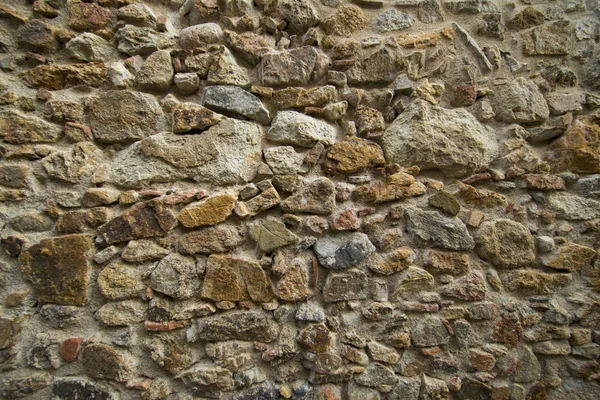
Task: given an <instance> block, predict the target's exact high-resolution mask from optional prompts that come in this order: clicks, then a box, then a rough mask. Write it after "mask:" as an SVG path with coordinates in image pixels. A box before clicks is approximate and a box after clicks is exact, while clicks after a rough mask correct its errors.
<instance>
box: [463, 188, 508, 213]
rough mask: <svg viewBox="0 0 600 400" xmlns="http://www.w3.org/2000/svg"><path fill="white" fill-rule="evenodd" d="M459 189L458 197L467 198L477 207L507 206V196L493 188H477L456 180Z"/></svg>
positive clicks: (468, 201)
mask: <svg viewBox="0 0 600 400" xmlns="http://www.w3.org/2000/svg"><path fill="white" fill-rule="evenodd" d="M456 184H457V185H458V187H459V191H458V193H457V194H456V196H457V197H460V198H461V199H463V200H465V201H466V202H467V203H469V204H472V205H474V206H477V207H485V208H490V207H506V206H507V205H508V202H507V201H506V197H504V196H503V195H501V194H499V193H496V192H494V191H491V190H486V189H477V188H475V187H473V186H471V185H467V184H464V183H462V182H456Z"/></svg>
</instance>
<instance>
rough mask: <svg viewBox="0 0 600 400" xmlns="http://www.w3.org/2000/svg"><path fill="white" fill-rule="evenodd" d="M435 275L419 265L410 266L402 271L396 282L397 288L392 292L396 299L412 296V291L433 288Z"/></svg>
mask: <svg viewBox="0 0 600 400" xmlns="http://www.w3.org/2000/svg"><path fill="white" fill-rule="evenodd" d="M433 284H434V278H433V276H432V275H431V274H430V273H429V272H427V271H425V270H424V269H422V268H419V267H413V266H409V267H408V268H406V269H405V270H403V271H402V272H400V274H399V277H398V281H397V283H396V290H395V291H394V293H393V294H392V297H393V298H394V299H401V298H403V297H406V296H412V293H414V292H419V291H422V290H430V289H432V288H433Z"/></svg>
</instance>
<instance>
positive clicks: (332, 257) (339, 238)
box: [314, 232, 375, 270]
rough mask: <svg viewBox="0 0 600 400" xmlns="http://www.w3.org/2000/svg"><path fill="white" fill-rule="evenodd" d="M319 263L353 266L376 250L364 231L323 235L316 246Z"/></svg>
mask: <svg viewBox="0 0 600 400" xmlns="http://www.w3.org/2000/svg"><path fill="white" fill-rule="evenodd" d="M314 251H315V253H316V254H317V258H318V260H319V264H321V265H322V266H324V267H327V268H331V269H336V270H339V269H345V268H349V267H352V266H354V265H356V264H358V263H359V262H361V261H362V260H364V259H365V258H366V257H367V256H368V255H369V254H371V253H372V252H374V251H375V246H374V245H373V244H372V243H371V241H370V240H369V238H368V237H367V235H365V234H364V233H359V232H356V233H348V234H339V235H332V236H325V237H322V238H321V239H319V240H318V241H317V243H316V244H315V246H314Z"/></svg>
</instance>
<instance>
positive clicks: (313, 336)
mask: <svg viewBox="0 0 600 400" xmlns="http://www.w3.org/2000/svg"><path fill="white" fill-rule="evenodd" d="M332 341H333V335H332V333H331V332H330V331H329V329H327V326H325V324H313V325H309V326H308V327H306V328H305V329H304V330H303V331H302V332H300V336H299V337H298V343H300V344H301V345H303V346H305V347H307V348H308V349H309V350H310V351H312V352H314V353H325V352H326V351H327V350H328V349H329V347H330V346H331V342H332Z"/></svg>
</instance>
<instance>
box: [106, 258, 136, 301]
mask: <svg viewBox="0 0 600 400" xmlns="http://www.w3.org/2000/svg"><path fill="white" fill-rule="evenodd" d="M98 288H99V289H100V293H102V295H103V296H104V297H106V298H107V299H110V300H122V299H127V298H131V297H137V296H138V295H139V294H140V293H141V292H142V290H143V289H144V285H143V284H142V281H141V279H140V276H139V275H138V273H137V272H136V270H135V269H134V268H131V267H128V266H125V265H123V264H118V263H113V264H110V265H108V266H107V267H105V268H104V269H103V270H102V271H100V274H98Z"/></svg>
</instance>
